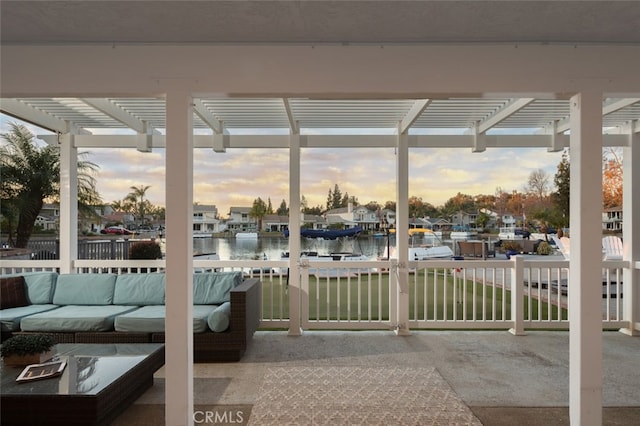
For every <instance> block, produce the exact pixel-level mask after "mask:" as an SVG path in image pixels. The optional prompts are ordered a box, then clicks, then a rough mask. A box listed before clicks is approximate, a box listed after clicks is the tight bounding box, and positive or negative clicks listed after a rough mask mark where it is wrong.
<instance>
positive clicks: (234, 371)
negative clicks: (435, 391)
mask: <svg viewBox="0 0 640 426" xmlns="http://www.w3.org/2000/svg"><path fill="white" fill-rule="evenodd" d="M288 365H291V366H404V367H435V368H436V369H437V370H438V372H439V373H440V374H441V375H442V377H443V378H444V379H445V380H446V381H447V382H448V383H449V385H450V386H451V387H452V388H453V390H454V391H455V392H456V394H457V395H458V396H459V397H460V398H461V399H462V400H463V401H464V402H465V403H466V404H467V406H469V408H470V409H471V410H472V411H473V412H474V414H475V415H476V416H477V417H478V418H479V419H480V420H481V421H482V423H483V424H484V425H516V424H517V425H545V426H546V425H568V424H569V410H568V406H569V333H568V332H566V331H534V332H528V334H527V335H526V336H513V335H511V334H509V333H508V332H506V331H414V332H413V333H412V335H411V336H405V337H399V336H396V335H394V334H393V333H391V332H386V331H344V332H343V331H307V332H305V333H304V334H303V335H302V336H299V337H289V336H287V334H286V332H284V331H260V332H258V333H256V335H255V336H254V339H253V342H252V344H251V346H250V348H249V349H248V351H247V353H246V354H245V356H244V357H243V359H242V360H241V361H240V362H238V363H225V364H195V365H194V377H195V379H194V382H195V383H194V404H195V405H196V410H201V411H202V412H207V411H208V412H215V413H217V415H219V420H220V419H223V418H224V419H226V420H228V422H227V424H246V421H247V420H248V418H249V415H250V411H251V406H252V405H253V403H254V402H255V401H256V398H257V394H258V390H259V388H260V384H261V382H262V378H263V377H264V374H265V372H266V370H267V368H268V367H271V366H288ZM639 365H640V339H639V338H637V337H629V336H626V335H623V334H621V333H618V332H604V333H603V406H604V410H603V424H605V425H638V424H640V420H639V419H640V391H639V389H640V368H639V367H638V366H639ZM163 404H164V368H162V369H160V370H159V371H158V372H157V373H156V375H155V381H154V386H153V387H152V388H151V389H149V390H148V391H147V392H146V393H145V394H144V395H143V396H141V397H140V398H139V399H138V400H137V401H136V402H135V403H134V404H133V405H132V406H131V407H130V408H129V409H128V410H127V411H125V412H124V413H123V414H122V415H121V416H120V417H118V418H117V419H116V421H115V422H114V425H159V424H164V405H163ZM203 424H206V423H203ZM217 424H224V423H217Z"/></svg>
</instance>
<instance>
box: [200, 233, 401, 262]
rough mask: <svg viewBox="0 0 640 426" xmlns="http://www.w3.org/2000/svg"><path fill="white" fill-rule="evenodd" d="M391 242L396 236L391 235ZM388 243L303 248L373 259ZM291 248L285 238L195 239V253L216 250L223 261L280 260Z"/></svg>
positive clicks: (315, 242)
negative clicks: (345, 253)
mask: <svg viewBox="0 0 640 426" xmlns="http://www.w3.org/2000/svg"><path fill="white" fill-rule="evenodd" d="M390 243H391V244H392V245H393V244H395V238H394V237H392V238H391V242H390ZM386 246H387V239H386V237H383V238H380V237H367V238H358V239H355V240H354V239H341V240H322V239H308V238H303V239H302V240H301V248H302V251H317V252H318V253H320V254H329V253H332V252H352V253H357V254H363V255H365V256H367V257H369V258H371V259H372V260H375V259H376V258H377V257H378V256H382V254H383V253H384V250H385V248H386ZM286 251H289V239H287V238H284V237H260V238H258V239H257V240H242V239H240V240H236V239H235V238H194V240H193V253H194V254H205V253H217V254H218V255H219V256H220V259H221V260H260V259H265V258H266V259H268V260H279V259H280V255H281V254H282V252H286Z"/></svg>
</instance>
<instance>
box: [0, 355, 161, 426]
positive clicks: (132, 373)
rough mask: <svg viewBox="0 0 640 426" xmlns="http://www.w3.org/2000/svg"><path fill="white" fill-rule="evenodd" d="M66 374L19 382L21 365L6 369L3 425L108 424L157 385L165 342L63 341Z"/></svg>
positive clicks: (0, 406) (3, 373) (60, 357)
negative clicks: (86, 342)
mask: <svg viewBox="0 0 640 426" xmlns="http://www.w3.org/2000/svg"><path fill="white" fill-rule="evenodd" d="M54 360H61V361H65V362H66V363H67V365H66V368H65V369H64V371H63V373H62V375H60V376H58V377H53V378H48V379H44V380H36V381H31V382H27V383H16V378H17V377H18V375H19V374H20V372H21V371H22V368H21V367H10V366H5V365H4V364H3V365H2V367H1V371H0V375H1V377H2V386H1V387H0V393H1V401H0V415H1V419H0V420H1V421H0V423H2V425H3V426H7V425H14V424H15V425H25V424H43V425H45V424H46V425H106V424H109V423H110V422H111V421H113V420H114V419H115V418H116V417H117V416H118V415H119V414H121V413H122V412H123V411H124V410H125V409H126V408H127V407H128V406H129V405H131V404H132V403H133V402H134V401H135V400H136V399H137V398H138V397H139V396H140V395H141V394H142V393H143V392H144V391H145V390H146V389H148V388H149V387H150V386H151V385H152V384H153V373H155V372H156V371H157V370H158V369H159V368H160V367H162V365H164V345H163V344H156V343H142V344H128V343H126V344H124V343H123V344H58V345H57V356H56V357H55V358H54Z"/></svg>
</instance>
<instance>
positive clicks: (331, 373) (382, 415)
mask: <svg viewBox="0 0 640 426" xmlns="http://www.w3.org/2000/svg"><path fill="white" fill-rule="evenodd" d="M249 424H250V425H385V426H389V425H482V423H480V421H479V420H478V418H477V417H475V416H474V415H473V413H472V412H471V410H470V409H469V408H468V407H467V406H466V405H465V404H464V403H463V402H462V400H461V399H460V398H459V397H458V396H457V395H456V394H455V392H453V389H451V387H450V386H449V385H448V384H447V382H445V381H444V379H443V378H442V376H440V374H439V373H438V372H437V371H436V370H435V369H434V368H405V367H272V368H269V369H268V370H267V373H266V375H265V378H264V381H263V383H262V385H261V387H260V390H259V392H258V397H257V400H256V403H255V404H254V406H253V409H252V410H251V416H250V418H249Z"/></svg>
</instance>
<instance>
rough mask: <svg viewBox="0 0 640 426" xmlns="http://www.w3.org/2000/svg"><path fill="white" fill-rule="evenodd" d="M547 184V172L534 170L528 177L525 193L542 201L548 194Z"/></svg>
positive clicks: (548, 180)
mask: <svg viewBox="0 0 640 426" xmlns="http://www.w3.org/2000/svg"><path fill="white" fill-rule="evenodd" d="M549 182H550V177H549V175H548V174H547V172H545V171H544V170H542V169H537V170H534V171H532V172H531V174H530V175H529V180H528V181H527V188H526V192H527V193H528V194H531V195H534V196H535V197H537V198H538V200H542V199H543V198H545V197H546V196H547V195H548V194H549V187H550V183H549Z"/></svg>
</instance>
